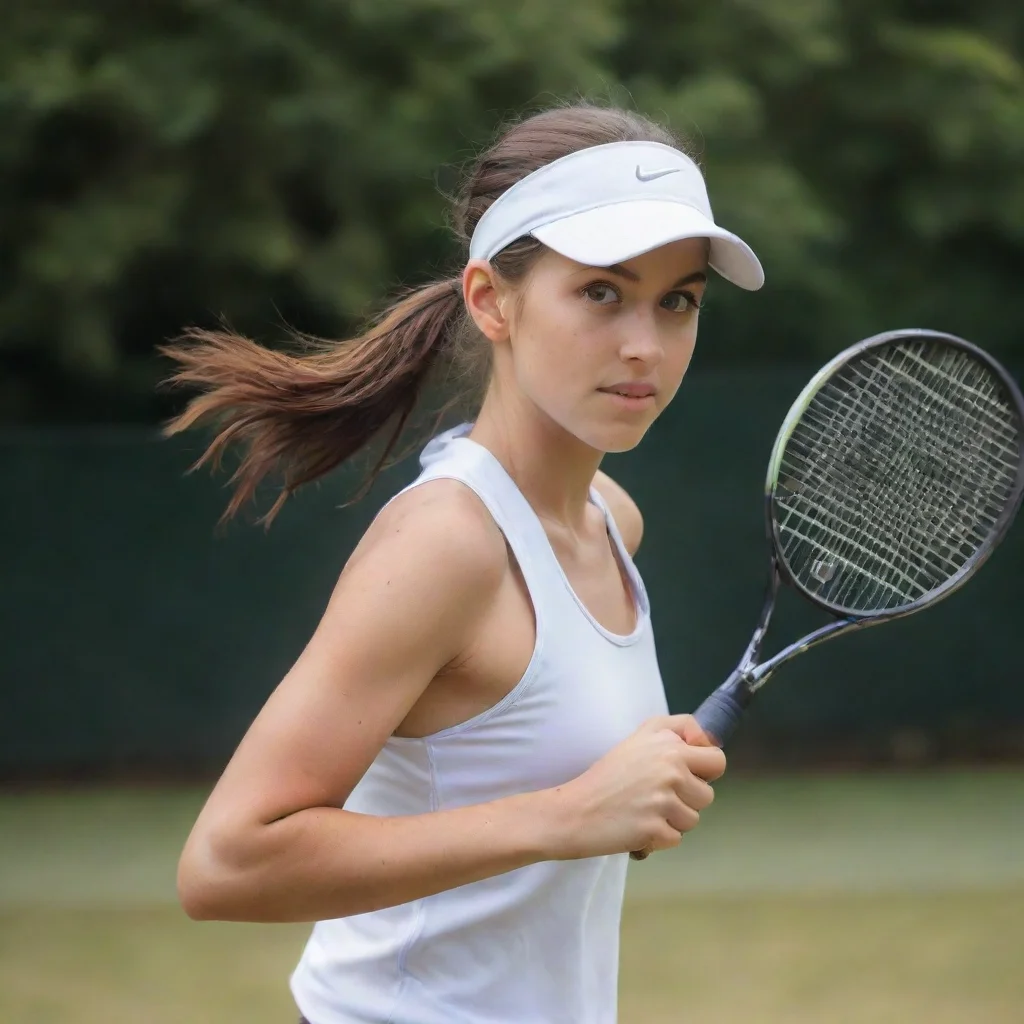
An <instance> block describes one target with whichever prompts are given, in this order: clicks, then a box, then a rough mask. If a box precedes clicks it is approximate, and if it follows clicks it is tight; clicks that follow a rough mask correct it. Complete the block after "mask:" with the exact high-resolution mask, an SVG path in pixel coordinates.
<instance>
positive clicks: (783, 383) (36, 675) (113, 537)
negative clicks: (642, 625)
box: [0, 368, 1024, 777]
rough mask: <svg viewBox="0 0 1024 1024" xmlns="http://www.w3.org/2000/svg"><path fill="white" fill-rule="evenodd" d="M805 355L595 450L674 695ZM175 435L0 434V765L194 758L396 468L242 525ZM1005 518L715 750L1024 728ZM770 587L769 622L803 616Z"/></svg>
mask: <svg viewBox="0 0 1024 1024" xmlns="http://www.w3.org/2000/svg"><path fill="white" fill-rule="evenodd" d="M807 376H808V369H807V368H790V369H788V370H785V369H775V370H771V371H768V370H751V371H747V372H743V371H728V372H724V371H723V372H705V373H702V374H695V375H694V376H693V377H692V378H691V379H689V380H688V381H687V382H686V384H685V385H684V388H683V390H682V392H681V394H680V397H679V399H678V400H677V402H676V403H675V405H674V406H673V407H672V409H671V410H670V411H669V413H668V414H666V416H665V417H664V418H663V419H662V420H661V421H660V422H659V423H658V424H657V425H656V427H655V429H654V430H653V431H652V433H651V435H650V436H649V437H648V439H647V440H646V441H645V442H644V444H643V445H642V446H641V448H640V449H638V451H636V452H634V453H632V454H630V455H626V456H616V457H614V458H613V459H609V460H608V463H607V468H609V470H610V471H611V472H612V473H613V475H616V476H617V477H618V478H619V479H620V480H622V481H623V482H624V483H625V485H626V486H627V487H628V488H630V489H631V491H632V492H633V493H634V495H635V496H636V498H637V500H638V501H639V503H640V505H641V507H642V508H643V510H644V513H645V516H646V521H647V534H646V539H645V542H644V547H643V549H642V551H641V553H640V556H639V558H638V562H639V564H640V568H641V571H642V572H643V573H644V576H645V579H646V581H647V584H648V588H649V590H650V593H651V599H652V602H653V608H654V616H655V627H656V630H657V634H658V640H659V649H660V656H661V662H662V669H663V673H664V676H665V680H666V683H667V686H668V689H669V694H670V700H671V703H672V705H673V707H674V708H675V709H677V710H685V709H688V708H691V707H692V706H693V705H694V703H695V702H696V701H697V700H698V699H699V698H700V697H701V696H702V695H703V694H704V693H705V691H706V690H708V688H709V687H711V686H712V685H713V684H715V683H716V682H717V681H718V680H719V679H720V678H722V677H723V676H724V675H725V674H726V673H727V672H728V670H729V669H730V668H731V667H732V665H733V663H734V662H735V660H736V657H737V656H738V654H739V653H740V652H741V651H742V649H743V647H744V645H745V644H746V641H747V639H748V635H749V632H750V629H751V627H752V625H753V622H754V619H755V617H756V615H757V612H758V609H759V606H760V600H761V588H762V585H763V573H764V548H763V542H762V520H761V501H760V491H761V483H762V478H763V471H764V466H765V462H766V459H767V456H768V452H769V449H770V447H771V442H772V439H773V437H774V433H775V429H776V427H777V425H778V423H779V421H780V419H781V417H782V415H783V413H784V411H785V409H786V408H787V406H788V404H789V402H790V401H791V400H792V398H793V397H795V395H796V393H797V392H798V391H799V389H800V387H801V386H802V384H803V383H804V381H805V379H806V377H807ZM198 445H199V439H198V438H194V439H191V440H190V441H188V442H186V443H169V442H164V441H160V440H158V439H157V438H156V437H155V435H154V434H153V433H152V432H146V431H132V430H129V431H124V430H110V431H104V430H97V431H94V432H86V431H75V432H63V431H52V432H47V431H45V430H44V431H35V430H33V431H31V432H26V433H20V434H19V433H8V434H6V435H3V437H2V438H0V470H2V473H3V480H4V481H5V484H6V495H5V500H4V502H3V510H2V513H0V524H2V527H3V528H2V529H0V564H2V567H3V589H2V594H0V640H2V644H3V650H4V657H3V659H2V661H0V665H2V688H0V774H2V775H4V776H7V777H19V776H20V777H29V776H45V775H65V776H66V775H72V774H84V773H87V772H99V771H102V772H115V773H116V772H125V773H128V772H134V773H138V772H140V771H143V770H145V771H171V772H175V773H178V772H188V773H197V772H209V771H213V770H216V768H217V767H218V766H219V765H220V764H222V763H223V761H224V760H225V758H226V757H227V756H228V755H229V754H230V751H231V749H232V747H233V745H234V744H235V743H236V742H237V740H238V739H239V737H240V736H241V734H242V732H243V731H244V729H245V727H246V724H247V722H248V721H249V720H250V718H251V717H252V716H253V714H254V713H255V712H256V711H257V709H258V708H259V706H260V704H261V702H262V701H263V700H264V698H265V697H266V695H267V694H268V692H269V691H270V690H271V688H272V687H273V686H274V685H275V683H276V682H277V680H278V679H279V678H280V676H281V675H282V674H283V673H284V672H285V671H286V669H287V667H288V665H289V664H290V662H291V661H292V659H294V658H295V656H296V655H297V654H298V652H299V650H300V649H301V647H302V645H303V643H304V641H305V638H306V637H307V635H308V634H309V632H310V630H311V629H312V628H313V626H314V624H315V622H316V619H317V617H318V615H319V612H320V610H321V608H322V607H323V605H324V603H325V601H326V599H327V596H328V594H329V592H330V589H331V587H332V585H333V582H334V580H335V578H336V576H337V574H338V572H339V570H340V568H341V566H342V564H343V562H344V560H345V558H346V556H347V554H348V552H349V551H350V550H351V548H352V546H353V544H354V543H355V541H356V539H357V537H358V536H359V534H360V532H361V531H362V530H363V528H364V527H365V525H366V523H367V521H368V519H369V518H370V516H371V515H372V514H373V512H374V511H375V510H376V508H378V507H379V505H380V503H381V501H382V500H383V499H384V498H385V497H386V496H387V495H388V494H389V493H391V492H393V491H394V490H395V489H396V488H397V487H398V486H399V485H400V484H401V483H402V482H403V481H404V480H406V479H408V478H409V477H410V476H411V474H412V473H413V471H414V468H415V467H414V464H413V463H412V462H406V463H405V464H403V465H402V466H400V467H398V468H397V469H395V470H393V471H391V472H389V473H388V474H387V475H386V476H385V477H384V478H383V479H382V481H381V482H380V484H379V485H378V487H377V489H376V490H375V491H374V492H373V493H372V494H371V495H370V497H369V498H367V499H366V500H364V501H363V502H362V503H361V504H359V505H356V506H354V507H352V508H347V509H343V508H339V505H340V503H341V501H342V499H343V498H344V497H345V495H346V493H347V487H348V485H349V484H350V483H351V479H350V478H349V479H346V478H344V476H339V477H338V478H335V479H332V480H330V481H328V482H327V483H325V484H324V485H323V486H321V487H319V488H316V489H312V490H310V491H309V492H308V493H306V494H304V495H300V496H299V498H298V499H296V500H295V501H294V503H292V504H291V505H290V506H288V507H286V510H285V512H284V513H283V514H282V516H281V517H280V519H279V520H278V522H277V523H276V524H275V525H274V527H273V528H272V529H271V530H270V532H269V533H264V531H263V530H262V529H261V528H254V527H252V526H249V525H246V524H243V523H238V524H235V525H233V526H231V527H229V528H228V530H227V531H226V532H223V533H218V532H217V531H216V529H215V521H216V518H217V515H218V513H219V511H220V508H221V503H222V502H223V499H224V492H223V491H222V490H221V487H220V483H219V482H217V483H214V482H212V481H210V480H209V479H208V478H207V477H200V476H193V477H187V478H186V477H184V476H183V472H184V470H185V469H186V467H187V465H188V464H189V461H190V459H191V458H192V457H193V456H194V455H195V453H196V451H197V449H198ZM1022 568H1024V525H1021V524H1018V525H1017V527H1016V528H1015V529H1014V530H1013V531H1012V532H1011V534H1010V537H1009V538H1008V540H1007V542H1006V543H1005V545H1004V547H1003V548H1002V549H1001V550H1000V552H999V553H998V556H997V557H996V558H994V559H993V560H992V561H991V562H990V563H989V564H988V565H987V566H986V567H985V569H984V571H983V572H982V573H981V575H980V576H979V578H978V579H976V580H975V581H973V582H971V583H970V584H969V585H968V587H967V588H966V589H965V590H963V591H961V592H960V593H959V594H957V595H954V596H953V597H952V598H950V599H949V600H948V601H947V602H945V603H944V604H943V605H941V606H940V607H939V608H937V609H934V610H932V611H930V612H927V613H925V614H923V615H921V616H918V617H916V618H913V619H910V620H907V621H905V622H900V623H896V624H893V625H890V626H886V627H883V628H881V629H878V630H873V631H869V632H867V633H864V634H861V635H859V636H855V637H851V638H846V639H842V640H838V641H836V642H834V643H832V644H827V645H826V646H824V647H822V648H820V649H818V650H817V651H814V652H812V653H810V654H808V655H806V656H805V657H804V658H802V659H799V660H798V662H797V663H794V664H793V665H792V666H791V667H788V668H787V669H786V670H785V671H784V672H783V673H780V675H779V676H777V677H776V679H775V681H774V682H773V684H772V685H771V687H770V689H769V690H766V691H765V695H764V697H763V698H762V700H761V701H760V702H759V706H758V707H757V709H756V711H755V712H754V713H753V714H752V717H751V720H750V722H749V724H748V725H747V727H746V728H745V729H744V730H743V731H742V734H741V735H740V736H738V737H737V740H736V742H735V746H734V748H733V756H734V759H735V760H739V761H740V762H746V763H761V764H764V763H774V764H787V763H794V762H799V761H814V762H817V763H821V762H823V761H831V762H836V761H839V760H845V759H851V758H855V759H861V760H864V759H879V758H886V757H891V756H897V757H902V758H917V759H921V758H924V759H929V758H932V757H952V756H967V757H982V756H984V757H1007V756H1016V755H1020V754H1021V753H1022V752H1024V688H1022V687H1021V685H1020V679H1021V670H1020V660H1019V657H1018V650H1019V643H1018V641H1019V637H1020V634H1021V631H1022V629H1024V578H1022V575H1021V569H1022ZM815 618H816V617H815V615H814V613H809V612H805V611H804V610H803V609H801V608H799V607H798V606H797V603H796V602H795V601H794V602H792V603H788V604H786V605H785V606H784V607H783V608H782V609H781V610H780V615H779V619H778V626H779V627H780V630H781V632H780V633H777V634H775V635H776V636H777V637H781V636H782V634H783V633H785V632H788V631H791V630H795V629H799V628H802V627H804V626H807V625H810V624H811V623H812V621H814V620H815Z"/></svg>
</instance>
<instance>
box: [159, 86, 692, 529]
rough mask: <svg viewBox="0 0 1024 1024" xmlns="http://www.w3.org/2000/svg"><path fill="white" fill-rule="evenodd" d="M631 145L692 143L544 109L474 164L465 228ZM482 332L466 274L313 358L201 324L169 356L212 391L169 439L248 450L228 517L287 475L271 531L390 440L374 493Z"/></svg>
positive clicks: (267, 518)
mask: <svg viewBox="0 0 1024 1024" xmlns="http://www.w3.org/2000/svg"><path fill="white" fill-rule="evenodd" d="M629 141H653V142H663V143H666V144H668V145H674V146H679V145H680V143H679V141H678V140H677V139H675V138H674V137H673V136H672V135H671V134H670V133H669V132H668V131H666V130H665V129H664V128H662V127H660V126H659V125H656V124H653V123H652V122H650V121H648V120H647V119H646V118H643V117H640V116H638V115H636V114H633V113H631V112H629V111H623V110H615V109H609V108H603V107H595V106H590V105H586V104H580V105H573V106H566V107H559V108H556V109H554V110H548V111H544V112H543V113H540V114H537V115H535V116H533V117H531V118H528V119H527V120H525V121H522V122H520V123H518V124H516V125H513V126H512V127H511V128H509V129H508V130H507V131H506V132H505V133H504V134H503V135H502V136H501V138H500V139H499V140H498V141H497V142H496V143H495V144H494V146H492V147H491V148H490V149H489V150H488V151H487V152H485V153H484V154H482V155H481V156H480V157H479V158H478V160H477V161H476V163H475V165H474V166H473V168H472V170H471V173H470V175H469V177H468V180H467V181H466V184H465V185H464V187H463V189H462V192H461V194H460V197H459V201H458V204H457V208H456V217H455V225H454V226H455V230H456V233H457V234H458V236H459V237H460V239H461V240H462V241H463V242H464V243H468V239H469V238H470V237H471V235H472V233H473V229H474V228H475V226H476V224H477V222H478V221H479V219H480V217H481V216H483V214H484V211H485V210H486V209H487V208H488V206H490V204H491V203H492V202H494V200H495V199H497V198H498V196H499V195H501V194H502V193H503V192H505V191H507V190H508V189H509V188H511V187H512V185H514V184H515V183H516V182H517V181H519V180H520V179H521V178H523V177H525V176H526V175H527V174H529V173H531V172H532V171H534V170H536V169H537V168H539V167H543V166H544V165H545V164H548V163H550V162H551V161H552V160H556V159H558V158H559V157H562V156H566V155H567V154H569V153H572V152H575V151H576V150H579V149H584V148H586V147H588V146H596V145H601V144H602V143H607V142H629ZM542 251H543V247H542V246H541V245H540V243H539V242H536V241H535V240H534V239H532V238H522V239H519V240H518V241H516V242H513V243H512V244H511V245H509V246H508V247H507V248H506V249H504V250H502V252H500V253H499V254H498V255H497V256H495V257H494V259H493V260H492V261H491V264H492V266H493V267H494V268H495V270H497V272H498V273H499V274H501V275H502V277H504V278H505V279H506V280H508V281H510V282H513V283H514V282H517V281H519V280H521V279H522V278H523V277H524V276H525V275H526V273H527V272H528V271H529V268H530V266H532V264H533V262H534V261H535V260H536V258H537V257H538V256H539V255H540V254H541V252H542ZM470 333H471V332H470V331H469V330H468V326H467V325H466V318H465V316H464V312H463V309H462V288H461V277H454V278H452V279H451V280H447V281H437V282H435V283H433V284H430V285H427V286H426V287H423V288H420V289H418V290H415V291H412V292H409V293H408V294H406V295H405V296H403V297H402V298H400V299H399V300H398V301H397V302H395V303H394V304H393V305H392V306H390V307H389V308H388V309H387V310H386V311H385V312H384V313H383V314H382V315H381V316H380V318H379V319H378V320H377V321H376V322H375V323H373V325H372V326H371V327H370V329H369V330H367V331H366V332H365V333H363V334H361V335H360V336H359V337H356V338H352V339H349V340H347V341H342V342H330V343H328V342H322V341H318V340H316V339H311V338H307V337H305V336H296V338H297V340H298V341H301V342H302V343H303V344H304V345H305V347H306V349H307V351H305V352H301V353H289V352H283V351H279V350H273V349H268V348H264V347H262V346H260V345H257V344H255V343H254V342H252V341H250V340H248V339H247V338H243V337H241V336H239V335H237V334H233V333H231V332H230V331H226V330H223V331H208V330H200V329H199V328H191V329H189V330H187V331H186V332H185V334H184V335H183V336H182V337H181V338H180V339H178V340H177V341H176V342H175V343H173V344H171V345H166V346H163V347H161V348H160V352H162V353H163V354H164V355H165V356H168V357H170V358H171V359H173V360H174V361H175V362H177V364H178V367H179V368H178V369H177V371H176V372H175V373H174V374H173V375H172V376H171V377H170V378H169V381H168V383H170V384H175V385H187V386H191V387H195V388H198V389H199V391H200V394H199V395H197V396H196V397H194V398H193V399H192V400H191V401H190V403H189V404H188V406H187V407H186V408H185V410H184V411H183V412H182V413H181V414H180V415H178V416H177V417H175V418H174V419H173V420H171V421H170V423H168V424H167V426H166V427H165V429H164V433H165V434H166V435H168V436H170V435H173V434H178V433H181V432H182V431H184V430H187V429H188V428H190V427H193V426H197V425H205V424H212V425H213V426H214V427H215V435H214V438H213V440H212V441H211V443H210V445H209V447H208V448H207V449H206V451H205V452H204V454H203V455H202V457H201V458H200V459H199V460H198V461H197V462H196V464H195V466H194V467H193V468H199V467H200V466H203V465H207V464H209V465H210V466H212V467H213V468H217V467H218V466H219V465H220V462H221V458H222V456H223V455H224V453H225V451H226V449H228V448H229V447H230V446H232V445H235V444H237V445H239V446H241V448H242V454H241V460H240V462H239V465H238V467H237V468H236V469H235V471H234V472H233V474H232V475H231V478H230V480H229V483H231V484H232V485H233V488H234V489H233V493H232V496H231V499H230V501H229V502H228V505H227V508H226V509H225V511H224V514H223V516H222V520H227V519H230V518H231V517H232V516H233V515H235V513H236V512H238V510H239V509H240V508H241V507H242V506H243V505H244V504H245V503H246V502H248V501H249V500H251V499H252V498H253V496H254V495H255V492H256V489H257V487H258V485H259V484H260V482H261V481H262V480H264V479H266V478H269V477H274V476H277V477H279V478H280V479H281V480H282V490H281V493H280V495H279V496H278V498H277V500H276V501H275V502H274V504H273V506H272V507H271V509H270V510H269V511H268V512H267V513H266V514H265V515H264V516H262V517H261V518H260V521H261V522H263V523H265V524H267V525H269V524H270V522H271V521H272V520H273V519H274V517H275V516H276V515H277V513H278V511H279V510H280V509H281V506H282V505H283V504H284V502H285V501H286V499H287V498H288V496H289V495H290V494H292V493H294V491H295V490H297V489H298V488H299V487H301V486H302V485H303V484H306V483H309V482H311V481H313V480H316V479H317V478H319V477H322V476H323V475H325V474H326V473H328V472H330V471H331V470H332V469H334V468H336V467H337V466H339V465H341V463H343V462H345V461H346V460H347V459H348V458H350V457H351V456H352V455H354V454H355V453H356V452H358V451H360V450H361V449H363V448H365V447H366V446H367V445H368V444H369V443H370V442H371V441H373V440H375V439H376V438H377V437H378V436H381V435H385V436H386V441H385V443H384V450H383V454H382V455H381V457H380V458H379V459H378V461H377V462H376V464H375V466H374V468H373V470H372V471H371V473H370V474H369V477H368V479H367V481H366V486H368V485H369V484H370V483H372V481H373V479H374V478H375V477H376V475H377V473H378V472H379V471H380V469H381V468H382V466H383V464H384V462H385V461H386V460H387V458H388V456H389V455H390V454H391V452H392V451H393V449H394V447H395V444H396V443H397V441H398V439H399V436H400V435H401V433H402V430H403V428H404V427H405V426H406V424H407V422H408V421H409V418H410V416H411V415H412V413H413V411H414V409H415V408H416V405H417V399H418V398H419V397H420V394H421V392H422V391H423V389H424V384H425V382H426V380H427V379H428V376H429V374H430V371H431V370H432V369H434V367H435V366H437V365H438V364H439V363H440V362H442V361H445V360H447V359H448V358H449V357H451V356H453V355H455V354H456V352H457V349H462V348H463V346H458V345H457V344H456V343H457V342H459V341H467V340H476V341H479V342H480V343H481V344H483V339H471V338H469V335H470Z"/></svg>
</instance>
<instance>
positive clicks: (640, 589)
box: [590, 487, 650, 615]
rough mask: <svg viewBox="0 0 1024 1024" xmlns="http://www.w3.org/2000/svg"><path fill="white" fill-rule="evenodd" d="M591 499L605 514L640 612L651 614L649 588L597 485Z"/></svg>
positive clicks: (613, 543) (616, 550) (613, 544)
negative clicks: (645, 584)
mask: <svg viewBox="0 0 1024 1024" xmlns="http://www.w3.org/2000/svg"><path fill="white" fill-rule="evenodd" d="M590 500H591V502H592V503H593V504H594V505H596V506H597V507H598V508H599V509H600V510H601V512H602V513H603V514H604V521H605V526H606V527H607V529H608V536H609V537H610V538H611V542H612V546H613V547H614V549H615V554H616V555H617V556H618V559H619V562H620V563H621V564H622V566H623V568H624V569H625V570H626V575H627V576H628V577H629V581H630V583H631V584H632V587H633V593H634V595H635V597H636V602H637V612H638V614H640V615H647V614H649V613H650V601H649V599H648V597H647V588H646V587H645V586H644V581H643V578H642V577H641V576H640V571H639V569H637V567H636V565H634V563H633V556H632V555H630V553H629V551H628V550H627V548H626V542H625V541H624V540H623V539H622V534H621V533H619V527H618V524H617V523H616V522H615V518H614V517H613V516H612V512H611V509H610V508H609V507H608V503H607V502H606V501H605V500H604V498H603V497H602V496H601V493H600V491H598V489H597V488H596V487H591V488H590Z"/></svg>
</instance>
